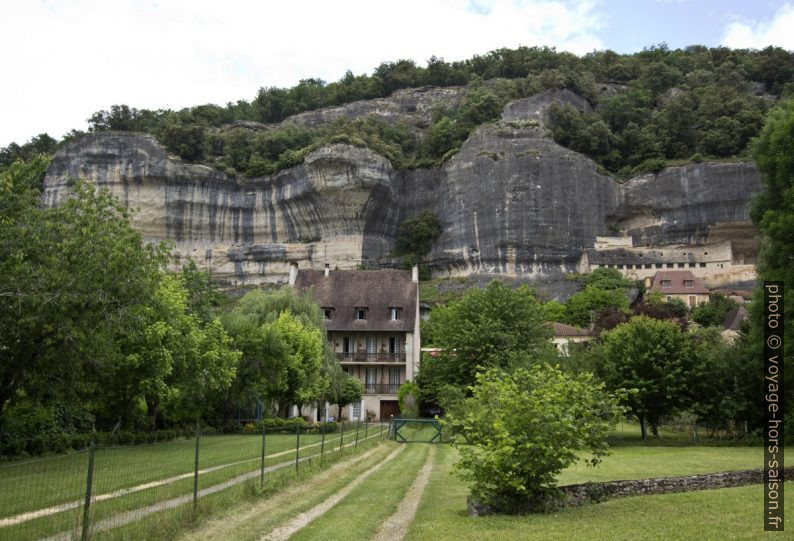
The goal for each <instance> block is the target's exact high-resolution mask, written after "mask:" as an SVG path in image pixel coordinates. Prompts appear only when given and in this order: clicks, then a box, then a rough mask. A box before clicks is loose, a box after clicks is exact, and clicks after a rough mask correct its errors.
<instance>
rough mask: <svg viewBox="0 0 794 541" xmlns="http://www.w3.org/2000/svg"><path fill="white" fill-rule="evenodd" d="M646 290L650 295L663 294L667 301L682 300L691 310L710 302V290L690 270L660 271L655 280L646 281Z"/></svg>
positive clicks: (647, 279)
mask: <svg viewBox="0 0 794 541" xmlns="http://www.w3.org/2000/svg"><path fill="white" fill-rule="evenodd" d="M645 288H646V291H648V292H649V293H655V292H659V293H661V294H662V298H663V299H665V300H666V301H671V300H673V299H680V300H682V301H684V304H686V305H687V306H688V307H689V308H695V307H696V306H699V305H701V304H703V303H706V302H709V290H708V288H707V287H706V286H705V285H703V281H702V280H701V279H700V278H698V277H696V276H695V275H694V274H692V272H690V271H688V270H686V271H659V272H657V273H656V274H655V275H654V277H653V278H646V279H645Z"/></svg>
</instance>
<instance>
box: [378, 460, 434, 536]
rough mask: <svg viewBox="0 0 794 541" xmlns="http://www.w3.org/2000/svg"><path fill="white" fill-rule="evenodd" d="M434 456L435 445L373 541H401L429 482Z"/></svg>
mask: <svg viewBox="0 0 794 541" xmlns="http://www.w3.org/2000/svg"><path fill="white" fill-rule="evenodd" d="M435 455H436V447H435V445H434V446H433V447H431V448H430V452H429V453H428V454H427V457H426V458H425V464H424V466H422V469H421V470H420V471H419V473H418V474H417V476H416V479H414V482H413V483H412V484H411V487H410V488H409V489H408V492H406V493H405V497H403V499H402V501H401V502H400V505H399V506H397V510H396V511H395V512H394V514H393V515H392V516H390V517H389V518H388V519H386V521H385V522H384V523H383V524H381V526H380V528H378V531H377V533H376V534H375V535H374V536H373V538H372V539H373V541H402V539H403V538H404V537H405V534H406V533H408V528H409V527H410V526H411V523H412V522H413V520H414V516H415V515H416V510H417V508H418V507H419V501H420V500H421V499H422V494H423V493H424V491H425V487H426V486H427V482H428V481H429V480H430V473H431V472H432V471H433V460H434V458H435Z"/></svg>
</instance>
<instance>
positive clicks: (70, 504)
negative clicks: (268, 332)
mask: <svg viewBox="0 0 794 541" xmlns="http://www.w3.org/2000/svg"><path fill="white" fill-rule="evenodd" d="M371 428H372V430H371V431H370V436H375V435H377V433H378V428H377V427H371ZM344 436H345V437H344V443H345V444H347V443H350V442H352V441H353V438H354V434H353V433H352V432H350V431H347V432H346V433H345V435H344ZM363 437H364V432H363V430H362V431H361V434H360V439H362V440H363ZM373 439H374V438H373ZM320 441H321V436H320V435H317V434H304V435H301V437H300V446H301V452H300V458H301V459H303V458H306V457H309V456H312V455H318V454H319V452H320ZM266 442H267V457H266V461H265V464H266V466H270V465H274V464H278V463H282V462H286V461H290V460H294V458H295V447H296V436H295V435H294V434H268V436H267V440H266ZM339 443H340V435H339V433H336V434H328V435H326V438H325V446H324V450H325V452H326V453H329V452H336V451H337V450H338V449H339ZM261 446H262V438H261V435H238V436H211V437H204V438H201V439H200V446H199V469H200V475H199V490H201V489H202V488H206V487H210V486H213V485H216V484H218V483H221V482H224V481H227V480H229V479H232V478H234V477H236V476H239V475H241V474H244V473H247V472H252V471H257V470H258V469H259V467H260V457H261V451H262V447H261ZM87 456H88V453H87V452H85V451H83V452H79V453H72V454H69V455H65V456H60V457H51V458H43V459H38V460H30V461H21V462H18V463H11V464H4V465H3V466H2V467H0V486H2V487H3V490H2V491H0V538H6V537H8V538H12V539H26V538H32V537H38V536H43V535H52V534H55V533H58V532H62V531H66V530H69V529H74V528H75V527H76V526H77V525H78V524H79V521H80V518H81V516H82V512H83V510H82V506H81V505H79V502H82V500H83V498H84V496H85V481H86V470H87ZM194 457H195V440H177V441H172V442H167V443H160V444H153V445H141V446H133V447H111V448H106V449H98V450H97V453H96V458H95V469H94V479H93V491H92V494H93V495H94V497H95V498H97V499H98V501H94V503H93V504H92V508H91V516H92V519H93V520H95V521H98V520H102V519H104V518H107V517H109V516H113V515H116V514H118V513H120V512H124V511H131V510H135V509H139V508H141V507H145V506H149V505H153V504H156V503H157V502H161V501H163V500H167V499H170V498H174V497H177V496H183V495H185V494H192V490H193V474H192V472H193V466H194ZM119 491H122V492H121V493H120V492H119ZM123 491H128V492H126V493H125V492H123ZM59 506H62V507H59ZM42 510H43V511H44V514H42V516H38V517H35V516H33V517H24V516H21V515H23V514H25V513H30V512H36V511H39V512H41V511H42ZM53 511H55V512H53ZM23 518H28V520H20V519H23ZM3 520H5V521H6V523H5V524H3V522H2V521H3ZM10 521H16V523H9V522H10Z"/></svg>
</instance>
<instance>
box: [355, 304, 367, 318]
mask: <svg viewBox="0 0 794 541" xmlns="http://www.w3.org/2000/svg"><path fill="white" fill-rule="evenodd" d="M356 319H358V320H364V319H367V307H366V306H356Z"/></svg>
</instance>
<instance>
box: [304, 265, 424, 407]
mask: <svg viewBox="0 0 794 541" xmlns="http://www.w3.org/2000/svg"><path fill="white" fill-rule="evenodd" d="M290 285H292V286H294V287H296V288H299V289H308V290H311V291H312V294H313V295H314V298H315V300H317V302H318V303H319V304H320V306H322V308H323V311H324V313H325V328H326V331H327V333H328V341H329V342H330V343H331V346H332V347H333V350H334V351H335V352H336V355H337V358H338V359H339V363H340V364H341V365H342V367H343V369H344V370H345V371H346V372H347V373H348V374H349V375H350V376H352V377H355V378H358V379H359V380H361V382H362V383H363V384H364V399H363V400H362V401H361V402H360V403H358V404H352V405H350V406H348V407H347V408H345V409H344V410H343V411H342V416H343V417H347V418H349V419H361V420H365V419H366V418H367V414H368V413H369V414H370V417H373V416H374V418H375V419H388V418H389V416H390V415H395V416H396V415H397V414H398V413H399V407H398V402H397V392H398V390H399V388H400V386H401V385H402V384H403V383H405V382H406V381H413V380H414V378H415V374H416V372H417V371H418V368H419V358H420V353H421V350H420V336H419V322H420V316H419V273H418V269H417V268H416V267H414V268H413V270H412V271H401V270H370V271H360V270H331V269H329V268H328V266H326V268H325V269H324V270H304V269H298V268H297V267H296V266H293V267H292V270H291V272H290ZM320 417H322V415H320Z"/></svg>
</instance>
